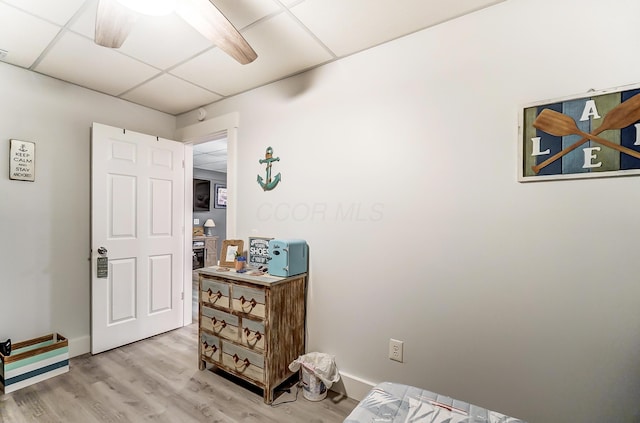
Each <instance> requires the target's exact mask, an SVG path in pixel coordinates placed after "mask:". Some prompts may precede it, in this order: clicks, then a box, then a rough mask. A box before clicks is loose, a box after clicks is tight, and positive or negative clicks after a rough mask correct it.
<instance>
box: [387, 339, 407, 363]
mask: <svg viewBox="0 0 640 423" xmlns="http://www.w3.org/2000/svg"><path fill="white" fill-rule="evenodd" d="M403 345H404V342H402V341H398V340H397V339H389V358H390V359H391V360H395V361H399V362H400V363H402V347H403Z"/></svg>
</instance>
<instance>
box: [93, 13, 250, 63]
mask: <svg viewBox="0 0 640 423" xmlns="http://www.w3.org/2000/svg"><path fill="white" fill-rule="evenodd" d="M137 3H140V2H139V1H134V0H99V1H98V13H97V15H96V33H95V42H96V44H99V45H101V46H103V47H109V48H120V46H121V45H122V43H123V42H124V40H125V39H126V38H127V35H129V32H130V31H131V28H132V27H133V24H134V23H135V22H136V19H137V18H138V13H139V12H140V13H144V14H155V15H161V14H169V13H171V12H173V11H175V12H176V13H177V14H178V16H180V17H181V18H182V19H184V20H185V21H186V22H187V23H189V24H190V25H191V26H193V27H194V28H195V29H196V30H197V31H198V32H200V33H201V34H202V35H203V36H204V37H205V38H206V39H208V40H209V41H211V42H212V43H214V44H215V45H216V46H218V47H219V48H220V49H222V51H224V52H225V53H227V54H228V55H230V56H231V57H233V58H234V59H235V60H237V61H238V62H239V63H241V64H243V65H246V64H247V63H251V62H253V61H254V60H255V59H256V58H257V57H258V55H257V54H256V52H255V51H254V50H253V49H252V48H251V46H250V45H249V43H247V41H246V40H245V39H244V37H242V35H240V32H238V30H237V29H236V28H235V27H234V26H233V25H232V24H231V22H229V20H228V19H227V18H226V17H225V16H224V15H223V14H222V12H221V11H220V10H219V9H218V8H217V7H216V6H215V5H214V4H213V3H212V1H211V0H168V1H158V0H152V1H147V3H148V4H152V5H153V6H154V7H158V6H160V4H161V3H162V6H163V7H164V6H166V8H165V9H164V10H158V9H155V12H146V11H144V10H143V9H142V8H141V7H140V5H138V4H137ZM142 3H144V2H142Z"/></svg>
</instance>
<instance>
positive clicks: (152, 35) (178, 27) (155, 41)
mask: <svg viewBox="0 0 640 423" xmlns="http://www.w3.org/2000/svg"><path fill="white" fill-rule="evenodd" d="M96 9H97V3H94V4H92V5H91V7H87V8H86V10H85V11H84V12H83V13H82V15H81V16H80V17H79V18H78V20H77V21H76V22H74V24H73V25H72V26H71V30H72V31H75V32H77V33H79V34H82V35H84V36H86V37H89V38H91V39H93V37H94V33H95V20H96ZM210 47H212V44H211V43H210V42H209V41H208V40H207V39H205V38H204V37H203V36H202V35H201V34H200V33H199V32H198V31H196V30H195V29H194V28H193V27H192V26H191V25H189V24H188V23H186V22H185V21H184V20H182V19H181V18H180V17H178V15H176V14H175V13H172V14H170V15H167V16H140V17H139V18H138V20H137V21H136V23H135V25H134V26H133V28H132V30H131V33H130V34H129V36H128V37H127V39H126V40H125V42H124V44H122V47H120V48H119V49H118V51H119V52H121V53H124V54H126V55H129V56H132V57H135V58H137V59H139V60H141V61H143V62H145V63H147V64H149V65H151V66H154V67H157V68H160V69H167V68H170V67H171V66H174V65H176V64H178V63H180V62H183V61H184V60H186V59H188V58H190V57H192V56H194V55H196V54H198V53H199V52H202V51H203V50H205V49H207V48H210Z"/></svg>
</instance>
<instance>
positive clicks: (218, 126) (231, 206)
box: [174, 112, 239, 326]
mask: <svg viewBox="0 0 640 423" xmlns="http://www.w3.org/2000/svg"><path fill="white" fill-rule="evenodd" d="M238 126H239V114H238V113H237V112H234V113H229V114H226V115H222V116H218V117H215V118H212V119H209V120H206V121H203V122H200V123H196V124H192V125H187V126H185V127H182V128H179V129H177V130H176V134H175V137H174V138H175V140H176V141H181V142H182V143H184V144H185V151H184V197H185V202H184V203H185V204H184V207H185V209H184V260H185V261H184V262H185V266H184V287H183V292H184V306H183V313H184V314H183V318H182V321H183V325H184V326H188V325H190V324H191V321H192V317H191V313H192V304H191V290H192V288H191V286H192V272H193V271H192V269H191V266H188V265H187V264H188V263H191V254H192V248H193V230H192V229H191V228H192V227H193V182H192V179H193V146H194V145H196V144H202V143H205V142H209V141H212V140H215V139H216V138H220V135H221V134H224V133H226V137H227V200H228V202H227V210H226V213H227V238H229V239H233V238H236V236H237V235H236V233H237V232H236V231H237V221H236V218H237V202H236V201H235V199H236V181H237V179H236V174H237V171H236V164H237V160H236V157H237V135H238ZM220 241H221V242H222V240H220Z"/></svg>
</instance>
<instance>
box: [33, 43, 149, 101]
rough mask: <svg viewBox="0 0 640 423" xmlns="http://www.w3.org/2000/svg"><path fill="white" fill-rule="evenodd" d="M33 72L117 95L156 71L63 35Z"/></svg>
mask: <svg viewBox="0 0 640 423" xmlns="http://www.w3.org/2000/svg"><path fill="white" fill-rule="evenodd" d="M35 70H36V71H37V72H42V73H44V74H47V75H51V76H53V77H56V78H59V79H62V80H65V81H70V82H73V83H74V84H77V85H81V86H83V87H91V88H92V89H94V90H98V91H102V92H104V93H107V94H111V95H117V94H120V93H122V92H124V91H126V90H128V89H130V88H132V87H135V86H136V85H138V84H141V83H142V82H144V81H146V80H147V79H150V78H151V77H153V76H154V75H156V74H157V73H158V70H157V69H154V68H152V67H151V66H147V65H145V64H143V63H140V62H139V61H137V60H134V59H131V58H129V57H126V56H124V55H122V54H120V53H118V52H117V51H114V50H111V49H108V48H104V47H100V48H96V45H95V44H94V43H93V41H92V40H88V39H86V38H84V37H82V36H80V35H77V34H74V33H73V32H66V33H65V34H64V35H63V36H62V37H60V39H59V40H58V42H56V44H55V45H54V46H53V48H51V49H50V50H49V51H48V52H47V54H46V55H45V56H44V59H43V60H42V61H41V62H40V63H39V64H38V65H37V66H36V68H35Z"/></svg>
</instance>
